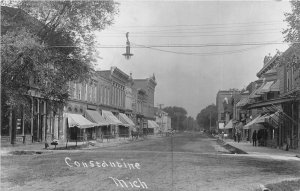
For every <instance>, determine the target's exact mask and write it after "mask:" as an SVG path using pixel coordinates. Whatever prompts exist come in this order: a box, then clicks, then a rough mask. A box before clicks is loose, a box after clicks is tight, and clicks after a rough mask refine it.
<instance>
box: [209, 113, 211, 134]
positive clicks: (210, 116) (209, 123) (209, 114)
mask: <svg viewBox="0 0 300 191" xmlns="http://www.w3.org/2000/svg"><path fill="white" fill-rule="evenodd" d="M209 130H210V131H211V111H210V112H209Z"/></svg>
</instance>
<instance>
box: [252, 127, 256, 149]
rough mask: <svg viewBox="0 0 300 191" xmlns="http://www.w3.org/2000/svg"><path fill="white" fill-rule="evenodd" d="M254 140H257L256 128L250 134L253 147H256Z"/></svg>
mask: <svg viewBox="0 0 300 191" xmlns="http://www.w3.org/2000/svg"><path fill="white" fill-rule="evenodd" d="M256 140H257V133H256V130H254V132H253V134H252V142H253V147H254V146H255V147H256Z"/></svg>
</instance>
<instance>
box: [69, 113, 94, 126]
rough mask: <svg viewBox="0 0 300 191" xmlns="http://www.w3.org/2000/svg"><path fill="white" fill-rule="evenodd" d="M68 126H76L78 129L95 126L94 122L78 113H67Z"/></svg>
mask: <svg viewBox="0 0 300 191" xmlns="http://www.w3.org/2000/svg"><path fill="white" fill-rule="evenodd" d="M67 118H68V125H69V127H78V128H80V129H85V128H91V127H95V126H97V124H96V123H93V122H91V121H89V120H88V119H86V118H84V117H83V116H82V115H80V114H72V113H68V114H67Z"/></svg>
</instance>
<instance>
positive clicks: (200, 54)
mask: <svg viewBox="0 0 300 191" xmlns="http://www.w3.org/2000/svg"><path fill="white" fill-rule="evenodd" d="M136 45H137V44H136ZM139 46H142V47H145V48H149V49H152V50H156V51H161V52H168V53H174V54H181V55H192V56H208V55H224V54H233V53H240V52H244V51H248V50H251V49H255V48H258V47H261V46H265V45H260V46H256V47H250V48H245V49H240V50H232V51H222V52H206V53H194V52H178V51H170V50H163V49H159V48H153V47H147V46H144V45H139Z"/></svg>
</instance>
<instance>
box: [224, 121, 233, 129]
mask: <svg viewBox="0 0 300 191" xmlns="http://www.w3.org/2000/svg"><path fill="white" fill-rule="evenodd" d="M224 129H232V120H230V121H229V122H228V123H227V124H226V125H225V127H224Z"/></svg>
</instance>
